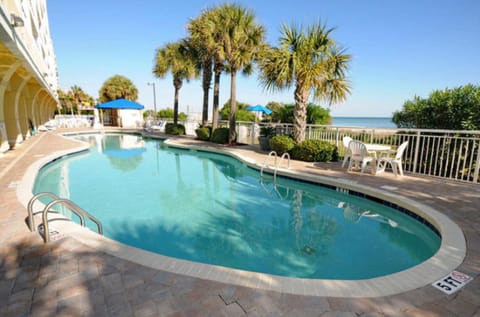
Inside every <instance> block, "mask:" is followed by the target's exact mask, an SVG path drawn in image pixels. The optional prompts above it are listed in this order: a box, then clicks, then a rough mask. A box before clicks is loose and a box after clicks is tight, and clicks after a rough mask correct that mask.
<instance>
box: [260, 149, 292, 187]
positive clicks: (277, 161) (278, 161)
mask: <svg viewBox="0 0 480 317" xmlns="http://www.w3.org/2000/svg"><path fill="white" fill-rule="evenodd" d="M271 157H273V158H274V161H273V165H269V164H268V161H269V160H270V158H271ZM285 159H286V160H287V169H289V168H290V154H288V153H283V154H282V156H281V157H280V159H278V155H277V152H275V151H271V152H270V153H268V156H267V157H266V158H265V160H264V161H263V164H262V168H261V169H260V178H263V170H264V169H265V168H269V169H273V184H274V185H276V184H277V172H278V169H279V168H280V167H281V166H282V162H284V160H285Z"/></svg>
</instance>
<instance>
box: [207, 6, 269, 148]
mask: <svg viewBox="0 0 480 317" xmlns="http://www.w3.org/2000/svg"><path fill="white" fill-rule="evenodd" d="M215 16H216V20H217V21H219V23H220V22H221V25H222V30H223V31H222V32H220V35H221V36H219V37H218V38H217V39H216V40H217V42H218V43H219V46H220V47H219V49H218V50H217V52H216V53H217V54H218V55H219V56H220V58H223V59H224V60H225V62H226V64H227V67H228V71H229V72H230V101H231V103H230V120H229V121H230V122H229V126H230V133H229V138H228V142H229V144H232V143H233V142H234V140H235V124H236V106H237V104H236V100H237V96H236V95H237V91H236V87H237V84H236V77H237V72H238V71H241V70H243V71H244V73H245V74H248V73H249V72H250V71H251V70H252V62H253V61H254V59H255V58H256V55H257V53H258V51H259V48H260V47H261V46H262V45H263V35H264V28H263V27H262V26H261V25H258V24H256V23H255V16H254V14H253V13H252V12H251V11H250V10H248V9H246V8H244V7H242V6H240V5H237V4H223V5H221V6H220V7H218V9H217V10H216V12H215ZM219 25H220V24H219Z"/></svg>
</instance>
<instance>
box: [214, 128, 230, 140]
mask: <svg viewBox="0 0 480 317" xmlns="http://www.w3.org/2000/svg"><path fill="white" fill-rule="evenodd" d="M229 132H230V130H229V129H228V128H218V129H215V130H214V131H213V134H212V142H215V143H220V144H225V143H228V133H229Z"/></svg>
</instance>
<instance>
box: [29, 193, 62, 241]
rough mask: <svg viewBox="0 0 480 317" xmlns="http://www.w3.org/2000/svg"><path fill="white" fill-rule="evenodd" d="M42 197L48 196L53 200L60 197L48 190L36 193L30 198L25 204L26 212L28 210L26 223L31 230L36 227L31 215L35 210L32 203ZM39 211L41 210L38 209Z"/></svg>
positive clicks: (34, 229)
mask: <svg viewBox="0 0 480 317" xmlns="http://www.w3.org/2000/svg"><path fill="white" fill-rule="evenodd" d="M42 197H50V198H52V199H53V200H56V199H60V197H58V196H57V195H55V194H54V193H50V192H43V193H38V194H36V195H35V196H33V197H32V198H31V199H30V201H29V202H28V205H27V212H28V225H29V226H30V231H32V232H33V231H36V230H37V228H36V227H35V218H34V217H33V216H34V214H35V212H33V204H34V203H35V201H37V200H38V199H40V198H42ZM41 211H42V210H39V211H38V212H37V213H40V212H41Z"/></svg>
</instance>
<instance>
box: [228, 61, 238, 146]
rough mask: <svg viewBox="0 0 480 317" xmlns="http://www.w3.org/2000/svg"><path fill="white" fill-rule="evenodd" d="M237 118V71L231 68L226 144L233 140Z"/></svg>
mask: <svg viewBox="0 0 480 317" xmlns="http://www.w3.org/2000/svg"><path fill="white" fill-rule="evenodd" d="M236 118H237V71H236V70H235V69H232V70H231V77H230V122H229V125H230V132H229V134H228V144H233V143H234V142H235V136H236V133H235V125H236V121H237V120H236Z"/></svg>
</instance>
